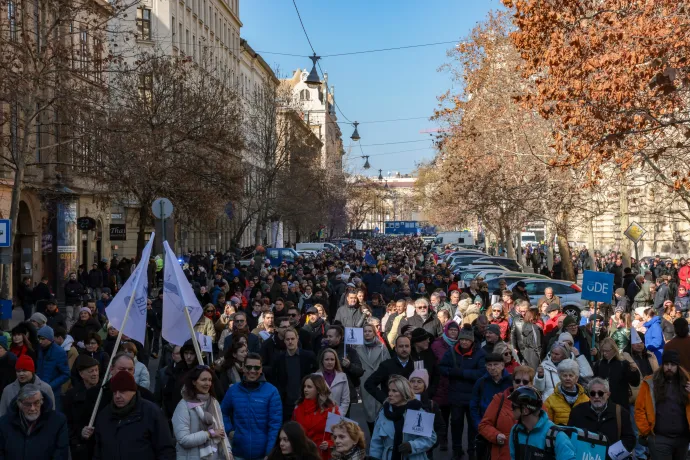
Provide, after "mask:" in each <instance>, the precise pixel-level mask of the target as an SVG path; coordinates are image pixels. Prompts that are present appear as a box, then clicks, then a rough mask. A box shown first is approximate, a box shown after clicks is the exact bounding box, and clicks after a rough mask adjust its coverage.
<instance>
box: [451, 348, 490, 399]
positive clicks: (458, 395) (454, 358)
mask: <svg viewBox="0 0 690 460" xmlns="http://www.w3.org/2000/svg"><path fill="white" fill-rule="evenodd" d="M485 358H486V352H485V351H484V350H482V349H481V348H480V347H479V346H477V345H476V344H475V345H473V346H472V349H471V350H470V351H469V352H467V353H465V354H462V353H461V352H460V344H459V343H458V344H456V345H455V346H454V347H453V348H451V349H450V350H448V351H447V352H446V354H445V355H443V359H441V364H440V365H439V368H440V370H441V375H444V376H446V377H448V380H449V382H450V385H449V387H448V388H449V391H448V402H450V403H451V404H452V405H456V406H460V405H469V404H470V399H471V398H472V389H473V388H474V384H475V382H476V381H477V380H479V379H480V378H481V377H482V376H483V375H484V374H485V373H486V368H485Z"/></svg>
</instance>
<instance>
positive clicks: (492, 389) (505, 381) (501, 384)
mask: <svg viewBox="0 0 690 460" xmlns="http://www.w3.org/2000/svg"><path fill="white" fill-rule="evenodd" d="M512 385H513V378H512V377H511V375H510V373H508V371H507V370H505V369H503V375H501V378H500V380H499V381H498V382H494V379H493V378H491V376H490V375H489V374H488V373H487V374H485V375H484V377H482V378H480V379H479V380H477V383H475V384H474V388H473V389H472V400H471V401H470V414H472V422H474V427H475V428H478V427H479V422H481V421H482V417H484V412H486V408H487V407H489V404H491V401H492V400H493V399H494V395H497V394H501V393H503V390H505V389H507V388H510V387H511V386H512Z"/></svg>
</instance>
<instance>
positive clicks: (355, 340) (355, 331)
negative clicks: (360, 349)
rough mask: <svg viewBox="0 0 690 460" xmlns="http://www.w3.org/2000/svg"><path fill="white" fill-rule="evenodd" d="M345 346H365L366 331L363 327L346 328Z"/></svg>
mask: <svg viewBox="0 0 690 460" xmlns="http://www.w3.org/2000/svg"><path fill="white" fill-rule="evenodd" d="M345 345H364V329H362V328H361V327H346V328H345Z"/></svg>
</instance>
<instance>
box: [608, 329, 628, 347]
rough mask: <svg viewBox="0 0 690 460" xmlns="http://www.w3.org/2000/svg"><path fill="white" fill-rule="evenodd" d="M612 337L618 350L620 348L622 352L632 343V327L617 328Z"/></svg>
mask: <svg viewBox="0 0 690 460" xmlns="http://www.w3.org/2000/svg"><path fill="white" fill-rule="evenodd" d="M611 338H612V339H613V341H614V342H616V345H617V346H618V350H620V352H621V353H622V352H623V351H625V349H626V348H627V347H628V345H629V344H630V329H628V328H626V327H621V328H620V329H616V332H614V333H613V335H612V336H611Z"/></svg>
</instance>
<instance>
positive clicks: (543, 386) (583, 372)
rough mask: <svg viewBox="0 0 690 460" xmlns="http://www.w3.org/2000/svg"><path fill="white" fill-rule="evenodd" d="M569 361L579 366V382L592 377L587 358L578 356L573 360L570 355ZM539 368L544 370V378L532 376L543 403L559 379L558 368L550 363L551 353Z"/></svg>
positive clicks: (572, 355)
mask: <svg viewBox="0 0 690 460" xmlns="http://www.w3.org/2000/svg"><path fill="white" fill-rule="evenodd" d="M570 359H574V360H575V361H577V364H579V365H580V381H579V383H582V379H588V378H591V377H592V376H594V372H593V371H592V367H591V366H590V365H589V363H588V362H587V358H585V356H584V355H579V356H578V357H577V358H575V355H574V354H572V353H571V354H570ZM541 367H543V368H544V377H542V378H539V376H537V375H535V376H534V388H536V389H537V390H539V391H540V392H541V397H542V399H543V400H544V401H546V399H547V398H548V397H549V396H551V394H553V390H554V388H556V384H558V383H560V381H561V379H560V377H558V369H557V368H558V366H557V365H555V364H554V363H553V361H551V353H549V354H548V355H547V357H546V359H545V360H544V361H542V362H541Z"/></svg>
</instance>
